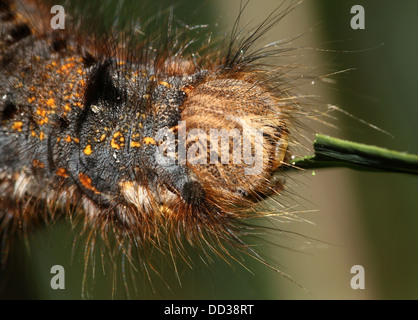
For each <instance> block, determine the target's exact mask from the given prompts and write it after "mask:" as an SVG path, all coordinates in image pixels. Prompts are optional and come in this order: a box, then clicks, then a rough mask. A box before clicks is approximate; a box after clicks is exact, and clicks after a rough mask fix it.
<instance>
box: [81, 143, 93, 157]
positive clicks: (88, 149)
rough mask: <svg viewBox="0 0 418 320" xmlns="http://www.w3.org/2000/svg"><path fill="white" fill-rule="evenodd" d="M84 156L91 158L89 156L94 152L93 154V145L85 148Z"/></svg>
mask: <svg viewBox="0 0 418 320" xmlns="http://www.w3.org/2000/svg"><path fill="white" fill-rule="evenodd" d="M83 152H84V154H85V155H86V156H89V155H91V154H92V152H93V150H91V145H89V144H88V145H87V146H86V147H85V148H84V151H83Z"/></svg>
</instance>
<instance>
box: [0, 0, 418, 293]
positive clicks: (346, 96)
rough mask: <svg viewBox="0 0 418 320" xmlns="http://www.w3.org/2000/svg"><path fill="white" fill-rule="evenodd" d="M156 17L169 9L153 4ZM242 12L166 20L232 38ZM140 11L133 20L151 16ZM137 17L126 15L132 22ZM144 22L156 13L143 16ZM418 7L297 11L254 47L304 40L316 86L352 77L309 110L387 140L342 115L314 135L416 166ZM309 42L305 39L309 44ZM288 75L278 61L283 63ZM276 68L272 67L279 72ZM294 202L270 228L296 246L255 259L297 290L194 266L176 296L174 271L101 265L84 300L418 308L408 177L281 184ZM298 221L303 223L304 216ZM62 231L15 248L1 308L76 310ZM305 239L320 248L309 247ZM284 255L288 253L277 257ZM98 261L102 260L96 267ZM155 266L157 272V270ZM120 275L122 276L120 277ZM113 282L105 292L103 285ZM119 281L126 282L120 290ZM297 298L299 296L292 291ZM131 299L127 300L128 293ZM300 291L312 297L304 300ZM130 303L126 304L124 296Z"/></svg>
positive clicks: (269, 249)
mask: <svg viewBox="0 0 418 320" xmlns="http://www.w3.org/2000/svg"><path fill="white" fill-rule="evenodd" d="M281 2H282V1H281V0H280V1H277V0H276V1H273V0H270V1H269V0H262V1H260V0H257V1H250V2H249V4H248V7H247V9H246V10H245V11H244V13H243V16H242V22H243V25H245V24H246V23H247V22H250V23H251V25H256V24H257V23H259V22H261V21H263V20H264V19H265V18H266V17H267V15H268V14H270V13H271V12H272V11H273V10H274V8H276V7H277V6H278V5H279V4H280V3H281ZM154 3H156V4H155V6H156V7H155V8H158V7H167V6H168V5H169V3H172V2H171V1H155V2H154ZM240 3H241V1H239V0H236V1H235V0H231V1H221V0H219V1H218V0H217V1H202V2H199V1H196V0H193V1H192V0H190V1H189V0H186V1H182V2H179V5H178V6H177V7H176V8H175V10H174V13H175V16H176V17H178V18H179V19H181V20H182V21H184V22H185V23H187V24H189V25H192V24H210V25H213V28H214V33H217V34H220V35H223V34H226V33H225V32H226V30H227V31H228V30H230V29H231V27H232V25H233V23H234V21H235V19H236V17H237V15H238V13H239V7H240ZM358 4H359V5H362V6H363V7H364V9H365V12H366V16H365V18H366V29H365V30H353V29H351V27H350V20H351V18H352V16H353V15H352V14H351V13H350V9H351V7H352V6H353V5H358ZM147 8H148V9H146V10H145V9H144V10H143V11H142V9H141V8H139V9H135V10H139V11H138V14H139V15H140V14H143V12H145V11H147V10H149V7H147ZM135 10H132V12H133V13H135ZM151 10H153V9H151ZM417 18H418V2H417V1H414V0H398V1H393V0H379V1H378V0H363V1H361V0H358V1H350V0H344V1H335V0H305V1H304V2H303V3H302V4H300V5H299V6H298V7H297V8H296V9H295V10H294V11H293V12H292V13H291V14H290V15H289V16H287V17H286V18H285V19H284V20H283V21H282V22H281V23H280V24H279V25H278V26H277V27H275V28H274V29H273V30H271V32H269V33H268V34H267V35H266V36H265V37H264V38H263V39H262V41H261V44H266V43H270V42H272V41H276V40H278V39H288V38H292V37H294V36H296V35H298V34H302V33H305V35H304V36H302V37H301V38H300V39H298V40H297V41H296V42H295V43H292V44H291V46H292V45H294V46H295V47H299V48H300V49H299V50H297V51H296V52H295V55H296V56H298V59H299V60H300V62H301V63H303V65H305V66H307V69H306V70H309V68H316V71H315V72H316V74H322V75H327V74H332V73H336V72H337V73H338V72H339V71H341V70H346V69H350V71H347V72H342V73H338V74H336V75H333V76H329V77H325V78H322V81H321V80H318V81H315V84H313V85H306V86H305V88H304V89H305V90H306V92H309V93H312V94H315V96H317V97H316V98H315V101H318V105H326V104H332V105H337V106H338V107H340V108H341V109H343V110H345V111H346V112H348V113H350V114H352V115H354V116H355V117H358V118H359V119H362V120H364V121H367V122H369V123H372V124H373V125H375V126H378V127H379V128H381V129H383V130H385V131H388V132H389V133H390V135H391V136H390V135H387V134H384V133H382V132H380V131H378V130H375V129H373V128H372V127H371V126H367V125H365V124H363V123H362V122H361V121H359V120H356V119H353V118H352V117H349V116H347V115H345V114H344V113H341V112H334V113H333V114H332V115H333V116H334V117H335V119H334V120H332V121H331V122H332V124H333V125H334V126H335V128H330V127H327V126H321V125H318V126H315V125H314V124H313V125H312V126H315V127H314V130H315V131H318V132H321V133H326V134H330V135H333V136H338V137H341V138H346V139H350V140H353V141H357V142H362V143H367V144H375V145H379V146H383V147H387V148H392V149H396V150H399V151H407V152H410V153H415V154H418V140H417V137H418V126H417V118H418V95H417V94H416V91H417V89H418V81H417V77H418V59H417V57H418V38H417V37H416V32H417V31H418V19H417ZM308 30H310V31H309V32H307V31H308ZM283 59H284V61H283V63H287V60H286V59H287V58H283ZM280 63H281V62H280V57H279V58H277V60H276V61H275V64H277V65H280ZM288 180H289V181H288V182H289V187H290V188H291V191H292V193H294V194H295V195H294V196H292V200H293V201H294V202H295V203H297V204H298V207H297V208H296V209H295V211H301V213H300V214H299V216H300V218H301V219H307V220H309V221H310V222H311V223H309V222H306V221H299V222H290V223H285V222H283V223H282V222H280V221H279V222H274V225H275V227H277V228H280V229H284V230H289V231H294V232H298V233H300V234H302V235H303V236H301V237H298V236H289V234H286V233H279V232H276V233H275V232H271V233H270V234H269V235H267V236H266V237H268V239H269V241H271V243H272V244H268V243H267V241H262V240H261V239H263V238H264V235H260V247H259V248H257V249H258V250H259V251H260V252H261V254H262V255H263V256H265V257H266V258H267V260H268V261H270V262H272V263H273V265H275V266H276V267H278V268H279V269H280V270H282V271H283V272H285V273H287V274H289V275H290V276H291V277H292V279H294V280H295V281H296V282H297V283H298V284H300V286H299V285H296V284H294V283H292V282H291V281H289V280H288V279H286V278H284V277H281V276H280V275H278V274H277V273H275V272H274V271H272V270H270V269H269V268H267V267H266V266H264V265H262V264H261V263H258V262H256V261H254V260H251V259H249V258H245V262H244V263H245V265H246V266H248V267H249V268H250V269H251V271H252V272H249V271H247V270H245V269H244V268H243V267H241V266H240V265H239V264H238V263H232V264H231V265H228V264H227V263H225V262H223V261H219V260H215V261H214V262H212V263H210V264H209V265H206V264H205V263H203V262H202V261H200V260H199V259H198V258H196V262H195V266H194V268H193V269H192V270H190V268H188V267H187V266H186V265H185V264H181V263H180V264H179V265H178V270H179V274H180V278H181V279H182V281H181V285H180V284H179V282H178V281H177V279H176V277H175V276H174V272H173V270H172V267H170V265H169V264H167V267H164V268H163V269H164V272H163V279H164V281H161V280H160V279H154V281H153V284H154V286H155V287H154V289H153V288H152V287H151V286H150V284H149V282H148V280H147V279H146V276H144V275H143V273H136V274H135V277H134V278H135V280H131V278H130V275H131V273H135V272H129V271H126V269H127V268H126V266H124V265H123V264H122V263H120V261H119V263H118V269H117V271H116V272H115V273H113V271H112V268H111V265H112V263H111V262H110V261H107V262H105V271H106V273H105V274H103V272H102V268H101V266H100V263H98V266H97V268H96V274H95V277H94V280H93V279H91V277H89V280H88V290H86V292H85V296H84V297H85V298H93V299H100V298H116V299H124V298H127V297H130V298H138V299H166V298H171V299H312V298H317V299H389V298H390V299H416V298H418V232H417V227H418V209H417V208H418V197H417V191H418V179H417V178H416V177H414V176H407V175H401V174H393V173H391V174H386V173H367V172H356V171H351V170H349V169H327V170H322V171H317V172H315V175H314V176H313V175H311V174H310V173H307V174H304V175H292V176H290V177H289V179H288ZM302 211H306V212H305V213H303V212H302ZM76 232H77V231H76V230H75V231H72V230H71V227H70V225H69V223H67V222H60V223H57V224H56V225H54V226H52V227H51V228H48V229H45V230H39V232H36V233H34V234H32V235H30V236H29V238H28V240H27V243H30V245H29V246H28V245H26V244H25V243H24V242H21V243H18V244H16V246H15V248H14V250H13V252H12V253H11V256H10V259H9V264H8V266H7V268H6V269H5V270H2V271H1V273H0V297H1V298H3V299H6V298H36V299H79V298H81V297H82V295H81V292H82V279H83V268H84V265H83V264H84V259H83V249H84V248H83V244H82V243H77V244H76V245H74V246H73V242H74V233H76ZM310 237H312V238H315V239H318V240H319V241H311V240H310ZM282 246H284V247H287V249H286V248H281V247H282ZM97 258H98V260H100V257H97ZM156 263H160V262H159V261H158V260H157V261H156ZM56 264H59V265H62V266H64V268H65V270H66V289H65V290H61V291H54V290H52V289H51V287H50V284H49V281H50V279H51V274H50V273H49V271H50V268H51V267H52V266H53V265H56ZM353 265H362V266H363V267H364V268H365V274H366V289H365V290H353V289H352V288H351V287H350V279H351V277H352V276H353V275H351V274H350V269H351V267H352V266H353ZM121 270H125V272H119V271H121ZM115 274H116V278H117V283H116V289H115V290H113V289H112V288H113V285H112V283H113V282H112V279H115ZM121 274H124V275H125V276H126V277H127V279H126V281H125V282H126V283H128V286H129V289H128V290H125V288H124V285H123V282H124V281H123V280H124V279H122V278H121V276H120V275H121ZM301 286H302V287H304V288H305V289H306V290H304V289H302V288H301ZM134 287H135V288H134ZM307 291H309V293H308V292H307ZM126 292H129V296H127V293H126Z"/></svg>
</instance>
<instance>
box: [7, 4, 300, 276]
mask: <svg viewBox="0 0 418 320" xmlns="http://www.w3.org/2000/svg"><path fill="white" fill-rule="evenodd" d="M68 5H69V4H68ZM64 7H65V5H64ZM293 7H294V5H289V6H287V7H286V8H284V9H283V8H280V10H277V11H276V12H274V13H272V14H271V15H270V16H269V17H267V19H266V20H265V21H264V22H262V23H261V24H260V25H259V26H258V27H257V28H255V29H254V30H253V31H251V32H249V33H248V34H244V33H243V30H241V29H240V27H239V23H238V22H237V23H236V25H235V26H234V29H233V30H232V35H231V37H230V38H229V39H228V40H227V41H228V43H227V45H226V46H224V48H222V44H223V42H222V41H217V40H213V39H212V37H211V35H210V34H204V35H203V36H202V34H198V35H196V37H197V36H199V37H203V38H204V39H205V41H204V45H203V46H202V47H201V48H198V49H195V48H193V50H188V48H189V47H193V42H194V41H195V39H194V38H193V36H194V35H193V34H192V33H193V31H194V30H192V29H193V28H190V27H179V26H176V25H175V24H174V23H173V18H172V13H171V12H170V11H169V12H168V14H165V13H161V14H160V16H158V19H156V20H158V23H159V24H162V26H161V25H160V26H158V27H156V26H155V23H154V22H152V21H151V22H149V23H148V22H144V21H136V22H135V23H132V24H129V25H128V27H129V30H130V31H129V32H127V31H124V32H120V31H118V30H114V29H112V30H110V31H109V30H107V31H106V32H104V33H103V32H101V30H100V27H101V26H100V25H97V26H92V25H89V24H88V23H89V21H88V19H87V18H84V21H83V19H81V21H78V20H77V19H76V18H74V17H70V18H69V19H67V20H68V21H67V23H66V28H65V29H64V30H53V29H52V28H51V26H50V23H49V22H50V17H51V14H50V12H49V9H50V6H48V5H47V4H40V3H38V2H37V1H29V0H26V1H24V0H22V1H8V0H2V1H0V20H1V22H0V24H1V25H0V65H1V70H2V72H1V74H0V97H1V105H0V114H1V130H0V152H1V156H0V188H1V189H0V201H1V209H0V210H1V211H0V222H1V223H0V225H1V229H0V234H1V239H2V259H3V262H5V261H6V260H7V252H8V248H9V246H10V242H11V240H10V239H11V238H12V237H13V236H14V235H16V234H22V233H23V234H24V233H26V232H29V231H30V230H32V229H33V228H34V227H35V226H36V225H39V224H41V223H44V222H52V221H56V220H57V219H59V218H61V217H62V216H63V217H66V218H67V219H68V218H69V219H73V220H82V222H81V223H82V225H83V228H84V229H85V230H88V231H86V232H87V233H89V234H90V235H91V237H92V238H95V237H100V238H101V239H102V241H104V242H105V243H111V244H109V245H108V246H109V248H112V249H111V250H116V251H121V250H122V251H123V252H124V253H125V254H127V255H129V256H134V255H136V254H137V252H140V253H139V256H140V259H146V256H147V255H148V254H149V253H150V250H159V251H162V252H167V251H169V254H170V255H171V256H174V258H175V259H178V258H180V259H182V258H183V254H182V250H183V247H184V243H188V244H191V245H192V246H194V247H203V246H208V247H209V248H210V249H212V250H213V251H214V252H216V254H219V255H220V256H221V257H223V256H225V257H228V256H230V249H228V248H229V247H232V248H234V249H237V250H238V251H244V252H247V253H249V254H252V255H255V256H256V257H257V258H258V256H257V253H256V252H255V251H254V250H253V249H252V248H251V246H250V245H249V244H247V243H246V242H245V241H244V240H242V237H243V236H244V235H246V234H247V233H248V232H250V228H249V227H248V226H247V225H246V222H245V221H246V219H247V218H251V217H257V216H263V215H265V216H268V215H271V214H273V213H272V212H271V211H269V212H260V210H256V208H257V206H259V205H260V203H262V202H263V201H264V200H265V199H267V198H272V197H273V196H274V195H277V194H280V193H281V192H282V190H283V189H284V188H285V186H284V179H283V178H282V177H281V174H280V172H281V171H282V170H283V168H286V166H288V162H289V160H290V159H291V156H292V146H293V147H294V146H295V145H297V144H298V142H297V141H295V138H294V137H295V135H296V134H297V129H296V127H297V120H296V119H295V115H300V114H302V113H303V111H301V110H300V105H299V103H298V97H297V95H294V94H293V92H292V88H293V82H292V81H293V79H289V78H287V71H288V69H287V68H288V67H287V66H283V67H279V68H277V69H272V68H271V67H269V66H268V65H266V64H263V61H264V59H267V58H269V57H272V56H275V55H277V54H280V53H282V52H284V51H286V50H289V49H287V48H283V47H281V46H279V47H278V46H276V45H275V44H272V45H269V46H266V47H264V48H263V49H255V48H254V45H255V43H256V42H257V40H258V39H259V38H260V37H261V36H262V35H263V34H265V33H266V32H267V31H268V30H269V29H271V28H272V27H273V26H275V25H276V24H277V23H278V22H279V21H280V20H281V19H282V18H283V17H284V16H285V15H286V14H287V13H288V12H289V11H291V10H292V8H293ZM119 9H120V10H123V5H121V8H119ZM45 17H46V18H45ZM151 20H152V19H151ZM81 22H82V23H83V24H87V25H89V27H90V28H92V29H93V32H90V33H88V32H87V31H86V30H85V29H83V28H82V23H81ZM130 23H131V22H130ZM196 29H197V31H198V32H200V31H201V30H200V29H199V28H196ZM79 30H82V31H83V32H81V31H79ZM161 30H167V31H166V33H167V34H164V36H162V35H161ZM289 83H290V84H289ZM306 113H308V112H306ZM109 234H111V235H112V236H109ZM112 241H113V242H112ZM114 248H116V249H114ZM155 248H156V249H155ZM204 255H205V253H203V256H204ZM259 259H260V260H261V261H264V260H263V259H262V258H259ZM283 275H285V274H284V273H283Z"/></svg>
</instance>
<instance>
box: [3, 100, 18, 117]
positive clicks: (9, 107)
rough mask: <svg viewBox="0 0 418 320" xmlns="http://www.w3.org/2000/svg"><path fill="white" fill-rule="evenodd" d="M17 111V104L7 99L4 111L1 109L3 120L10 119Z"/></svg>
mask: <svg viewBox="0 0 418 320" xmlns="http://www.w3.org/2000/svg"><path fill="white" fill-rule="evenodd" d="M16 112H17V107H16V105H15V104H14V103H13V102H11V101H6V102H5V104H4V106H3V108H2V111H1V119H2V120H10V119H12V118H13V116H14V115H15V114H16Z"/></svg>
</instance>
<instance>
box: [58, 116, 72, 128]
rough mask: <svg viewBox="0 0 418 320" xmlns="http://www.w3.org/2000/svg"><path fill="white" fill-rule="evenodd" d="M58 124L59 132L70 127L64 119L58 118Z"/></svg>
mask: <svg viewBox="0 0 418 320" xmlns="http://www.w3.org/2000/svg"><path fill="white" fill-rule="evenodd" d="M58 124H59V127H60V130H65V129H67V128H68V126H69V125H70V122H69V121H68V119H67V118H66V117H58Z"/></svg>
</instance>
